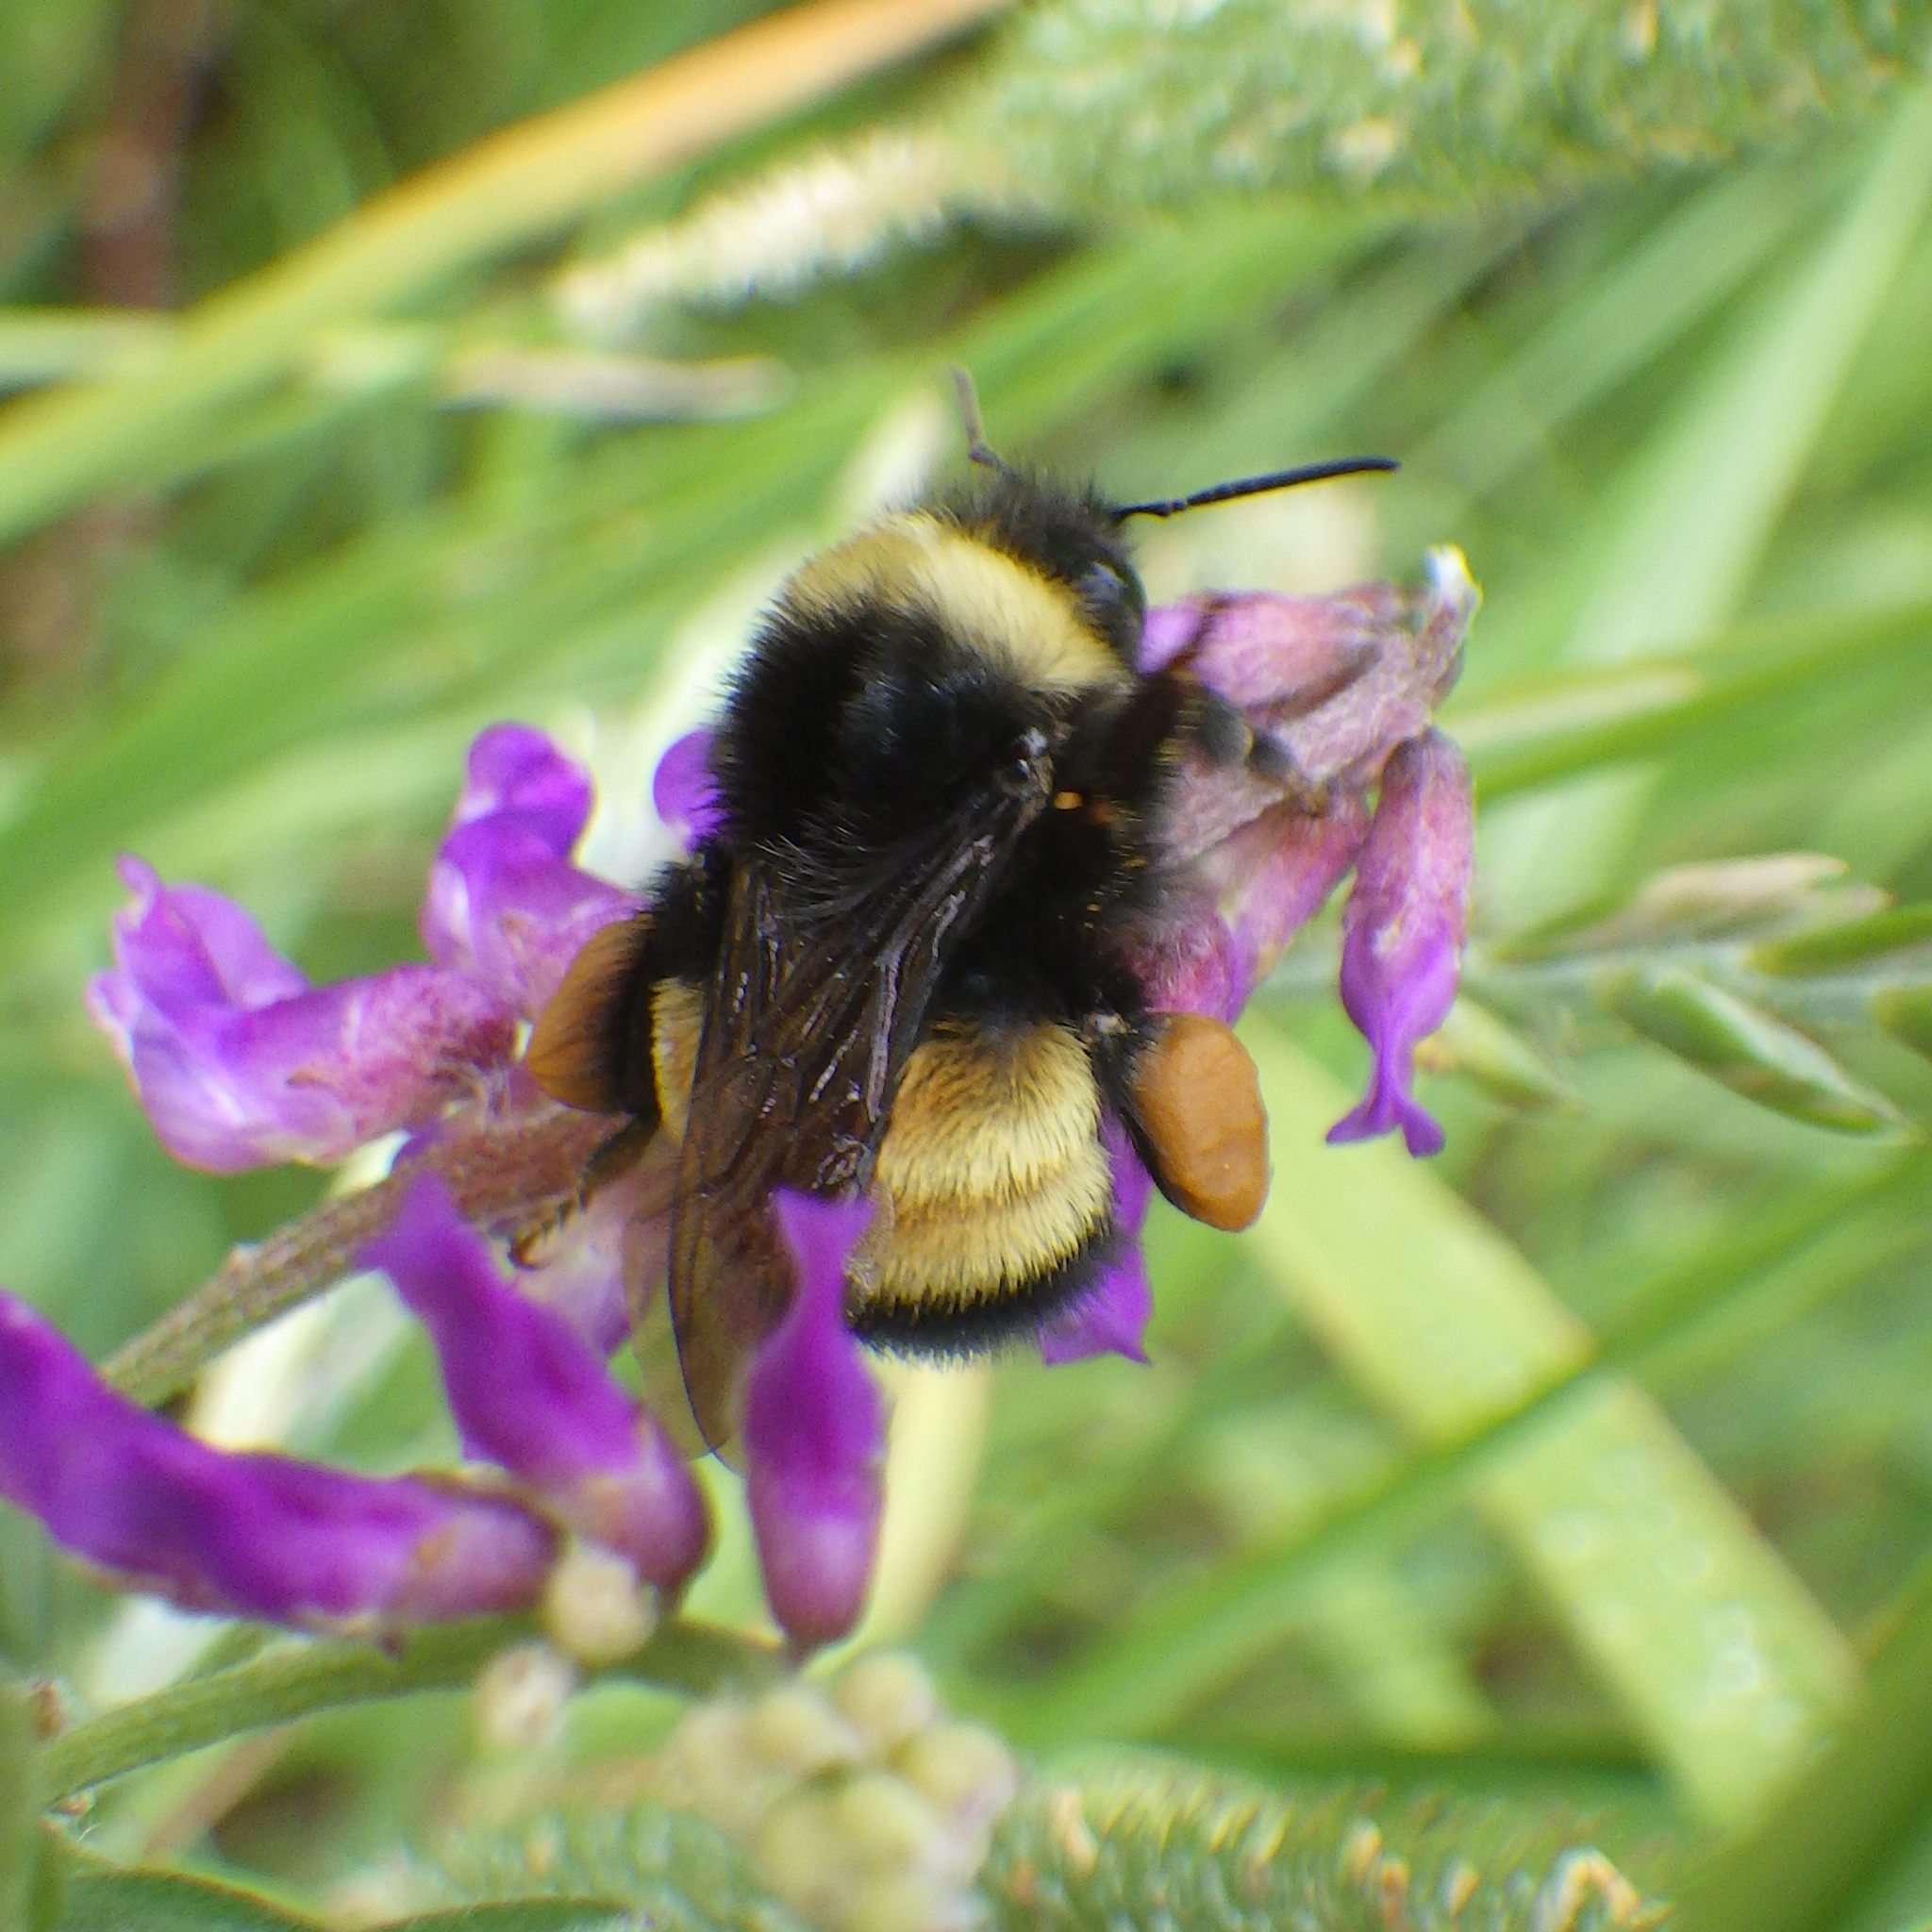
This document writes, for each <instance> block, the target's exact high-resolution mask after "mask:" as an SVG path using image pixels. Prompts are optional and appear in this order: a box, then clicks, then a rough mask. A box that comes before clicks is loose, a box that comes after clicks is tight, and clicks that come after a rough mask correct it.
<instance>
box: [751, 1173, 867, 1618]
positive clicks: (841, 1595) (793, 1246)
mask: <svg viewBox="0 0 1932 1932" xmlns="http://www.w3.org/2000/svg"><path fill="white" fill-rule="evenodd" d="M772 1212H773V1213H774V1215H775V1216H776V1217H777V1223H778V1232H779V1235H780V1237H781V1238H782V1239H783V1241H784V1242H785V1246H786V1248H787V1250H788V1251H789V1253H790V1255H791V1265H792V1273H793V1280H794V1284H795V1286H794V1291H793V1294H792V1298H791V1307H790V1308H789V1309H788V1310H787V1311H786V1314H785V1319H784V1320H783V1321H782V1322H780V1323H779V1324H778V1325H777V1327H776V1328H774V1330H773V1331H772V1333H771V1335H770V1336H769V1337H767V1338H766V1340H765V1342H764V1344H763V1345H762V1346H761V1347H760V1348H759V1350H758V1354H757V1356H756V1357H754V1358H753V1361H752V1365H751V1373H750V1374H749V1375H748V1376H747V1377H746V1382H745V1401H744V1457H745V1497H746V1500H747V1502H748V1503H749V1504H750V1506H751V1522H752V1531H753V1534H754V1535H755V1537H756V1538H757V1540H758V1560H759V1563H760V1564H761V1566H762V1567H763V1570H764V1575H765V1595H766V1598H767V1599H768V1601H769V1602H770V1604H771V1606H772V1614H773V1615H774V1617H776V1618H777V1620H778V1622H779V1624H781V1625H782V1626H783V1627H784V1629H785V1630H786V1631H787V1632H788V1633H789V1634H790V1635H791V1637H792V1638H793V1640H794V1641H797V1642H800V1643H805V1644H820V1643H829V1642H831V1641H832V1640H833V1639H834V1638H838V1637H842V1636H844V1635H845V1633H846V1632H847V1631H848V1630H850V1629H851V1628H852V1626H853V1625H854V1624H856V1623H858V1615H859V1612H860V1611H861V1610H862V1609H863V1608H864V1607H865V1595H866V1591H867V1589H868V1588H869V1587H870V1585H871V1581H872V1565H873V1557H874V1554H875V1553H876V1550H877V1545H878V1531H879V1514H880V1510H881V1508H882V1507H883V1504H884V1491H883V1489H882V1486H881V1474H880V1461H881V1457H882V1454H883V1450H884V1436H885V1416H884V1409H883V1406H882V1404H881V1403H880V1400H879V1392H878V1390H877V1389H876V1388H875V1387H874V1383H873V1379H872V1375H871V1374H870V1373H869V1372H868V1370H867V1368H866V1365H865V1357H864V1351H863V1350H862V1349H861V1348H860V1347H859V1345H858V1341H856V1340H855V1339H854V1337H853V1335H852V1332H851V1330H850V1329H849V1328H848V1327H847V1326H846V1325H845V1264H846V1261H847V1260H848V1258H849V1257H850V1256H851V1254H852V1250H853V1249H854V1247H856V1246H857V1245H858V1240H859V1237H860V1236H861V1235H863V1234H864V1232H865V1229H866V1225H867V1224H868V1223H869V1222H870V1221H871V1219H872V1204H871V1203H870V1202H868V1201H864V1200H853V1201H825V1200H821V1199H819V1198H817V1197H816V1196H813V1195H809V1194H801V1193H794V1192H792V1191H791V1190H790V1189H780V1190H779V1191H777V1192H776V1193H775V1194H774V1196H773V1200H772Z"/></svg>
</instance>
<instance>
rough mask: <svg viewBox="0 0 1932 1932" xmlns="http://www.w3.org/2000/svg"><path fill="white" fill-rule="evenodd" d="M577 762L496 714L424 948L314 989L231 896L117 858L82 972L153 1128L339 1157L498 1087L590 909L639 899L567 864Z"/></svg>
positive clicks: (479, 750) (211, 1146)
mask: <svg viewBox="0 0 1932 1932" xmlns="http://www.w3.org/2000/svg"><path fill="white" fill-rule="evenodd" d="M590 808H591V786H590V780H589V778H588V777H587V776H586V775H585V774H584V773H583V772H582V771H581V770H580V769H579V768H578V767H577V766H576V765H575V764H573V763H572V762H571V761H570V760H569V759H568V758H565V757H564V756H563V755H562V754H561V753H560V752H559V751H558V749H557V748H556V746H555V745H553V744H552V743H551V742H550V741H549V740H548V739H547V738H545V737H544V736H543V735H542V733H541V732H539V731H534V730H532V729H531V728H530V727H529V726H527V725H524V724H496V725H492V726H491V728H490V729H489V730H487V731H485V732H484V733H483V734H482V735H481V736H480V737H479V738H478V739H477V740H476V741H475V744H474V745H472V746H471V748H470V762H469V776H468V780H467V782H466V783H465V785H464V787H463V791H462V794H461V796H460V797H459V799H458V802H457V808H456V813H455V817H454V821H453V823H452V825H451V828H450V831H449V833H448V835H447V836H446V837H445V838H444V840H443V841H442V845H441V849H440V850H439V852H438V854H437V858H436V862H435V865H434V867H433V868H432V870H431V873H430V879H429V890H428V893H427V897H426V899H425V904H424V908H423V919H422V925H423V935H424V939H425V942H426V944H427V945H428V947H429V950H430V953H431V955H432V956H433V957H434V958H435V959H436V962H437V963H436V964H435V965H434V966H421V965H403V966H393V967H391V968H390V969H389V970H388V971H386V972H383V973H377V974H370V975H368V976H367V977H365V978H360V979H348V980H343V981H341V982H340V983H338V984H337V985H334V986H326V987H311V986H310V985H309V983H308V980H307V979H306V978H305V977H304V976H303V975H302V974H301V973H300V972H299V971H297V969H296V968H295V967H294V966H292V965H291V964H290V963H289V961H288V960H286V959H284V958H281V956H280V955H279V954H277V953H276V952H275V950H274V949H273V948H272V947H271V946H270V945H269V943H268V941H267V940H266V939H264V938H263V937H262V934H261V930H260V928H259V927H258V925H257V924H255V922H254V920H253V919H251V918H250V917H249V915H248V914H247V913H246V912H244V911H242V908H240V907H239V906H236V905H234V904H233V903H232V902H230V901H229V900H227V899H225V898H223V897H222V896H221V894H220V893H218V892H212V891H208V888H207V887H205V886H192V885H191V886H164V885H163V884H162V883H161V881H160V879H159V877H158V874H156V873H155V872H154V870H153V868H152V867H150V866H148V865H146V864H144V863H143V862H142V860H140V859H138V858H125V859H124V860H123V861H122V867H121V870H122V876H123V877H124V878H125V880H126V881H127V884H128V886H129V888H130V889H131V890H132V891H133V892H134V894H135V899H134V904H133V905H132V906H130V907H128V908H125V910H124V911H122V912H121V913H119V914H118V915H116V918H115V921H114V956H115V961H116V963H115V966H114V968H113V969H112V970H111V971H109V972H107V973H103V974H99V975H98V976H97V977H96V978H95V979H94V980H93V981H92V984H91V985H90V986H89V989H88V1010H89V1012H90V1013H91V1014H92V1017H93V1020H94V1023H95V1024H97V1025H98V1026H99V1027H100V1028H101V1029H102V1031H103V1032H105V1033H106V1034H107V1035H108V1038H109V1040H110V1041H112V1042H113V1044H114V1048H115V1051H116V1052H117V1053H118V1054H119V1055H120V1057H121V1059H122V1061H123V1063H124V1064H125V1066H126V1068H127V1071H128V1074H130V1076H131V1077H132V1079H133V1082H134V1088H135V1091H136V1093H137V1094H138V1095H139V1097H140V1099H141V1103H142V1107H143V1108H145V1109H146V1110H147V1114H148V1118H149V1119H150V1120H151V1121H152V1122H153V1123H154V1126H155V1131H156V1132H157V1133H158V1135H159V1136H160V1139H161V1141H162V1144H163V1145H165V1146H166V1147H167V1149H168V1151H169V1152H170V1153H171V1154H173V1155H174V1156H175V1158H177V1159H179V1160H184V1161H187V1162H189V1163H190V1164H191V1165H192V1166H196V1167H205V1168H209V1169H212V1170H213V1171H215V1172H216V1173H221V1174H233V1173H238V1172H240V1171H242V1169H245V1168H251V1167H263V1166H269V1165H272V1164H274V1163H275V1162H279V1161H285V1160H305V1161H314V1162H328V1161H336V1160H340V1159H341V1158H343V1157H344V1156H345V1155H347V1154H349V1153H351V1152H352V1151H353V1150H354V1149H355V1148H357V1147H358V1146H360V1145H361V1144H362V1143H363V1142H364V1141H371V1140H374V1139H375V1138H376V1137H377V1136H378V1135H381V1134H385V1133H389V1132H391V1131H392V1130H394V1129H396V1128H420V1127H425V1126H427V1125H430V1124H433V1123H434V1122H435V1121H436V1120H437V1119H438V1117H439V1116H441V1114H442V1113H443V1112H444V1111H445V1110H446V1109H447V1108H449V1107H450V1106H451V1104H452V1103H455V1102H459V1101H462V1100H465V1099H470V1098H475V1097H477V1096H481V1095H483V1094H485V1093H486V1092H488V1091H493V1090H495V1089H499V1088H501V1087H503V1085H504V1084H505V1081H506V1077H507V1075H508V1074H509V1072H510V1069H511V1055H512V1054H513V1052H514V1051H515V1046H516V1023H517V1019H518V1016H519V1015H522V1016H524V1017H526V1018H527V1017H530V1016H533V1015H534V1014H535V1013H536V1012H537V1011H538V1010H539V1009H540V1008H541V1006H542V1005H543V1003H544V1001H546V1000H547V999H548V998H549V996H550V994H551V992H553V991H555V990H556V986H557V982H558V980H559V979H560V978H561V977H562V975H563V972H564V969H565V968H566V967H567V966H568V965H569V964H570V961H571V960H572V958H575V955H576V952H577V950H578V948H579V947H580V946H581V945H582V944H583V942H584V941H586V940H587V939H589V938H590V936H591V934H592V933H593V932H595V931H596V930H597V929H598V927H600V926H602V925H604V924H608V922H609V921H610V920H612V919H615V918H618V917H621V916H623V915H624V914H625V913H628V912H629V911H631V910H632V909H633V908H635V906H636V904H637V901H636V899H635V898H634V897H633V896H632V895H630V894H629V893H626V892H623V891H619V890H618V888H617V887H615V886H613V885H610V884H608V883H607V882H606V881H605V880H602V879H598V878H593V877H592V876H591V874H589V873H586V872H582V871H579V870H578V869H577V867H575V865H573V864H571V863H570V860H569V858H568V854H569V853H570V851H571V848H572V847H573V845H574V844H575V841H576V839H577V836H578V834H579V833H580V832H581V831H582V829H583V825H584V822H585V820H586V819H587V818H588V817H589V815H590Z"/></svg>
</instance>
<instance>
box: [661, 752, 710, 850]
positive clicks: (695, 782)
mask: <svg viewBox="0 0 1932 1932" xmlns="http://www.w3.org/2000/svg"><path fill="white" fill-rule="evenodd" d="M716 735H717V734H716V733H715V732H712V731H709V730H698V731H687V732H686V733H685V734H684V736H683V737H682V738H680V739H678V740H677V741H676V742H675V743H674V744H673V745H672V746H671V748H670V749H669V750H668V751H667V752H666V753H665V754H664V756H663V757H662V758H659V759H658V769H657V772H656V773H655V774H653V776H652V779H651V803H652V804H653V805H654V806H656V807H657V808H658V817H659V818H660V819H662V820H663V821H664V823H665V824H667V825H669V826H670V827H671V829H672V830H673V831H675V833H676V834H677V836H678V837H679V839H681V840H682V841H684V845H685V849H686V850H687V851H690V850H691V849H692V848H693V847H695V846H698V845H702V844H703V843H704V842H705V841H706V840H707V839H708V838H709V837H710V836H711V834H712V833H713V832H715V831H716V830H717V829H718V827H719V826H720V825H721V824H724V802H723V800H722V799H721V798H720V796H719V793H718V781H717V779H716V778H715V777H714V776H713V775H712V773H711V741H712V740H713V739H714V738H715V737H716Z"/></svg>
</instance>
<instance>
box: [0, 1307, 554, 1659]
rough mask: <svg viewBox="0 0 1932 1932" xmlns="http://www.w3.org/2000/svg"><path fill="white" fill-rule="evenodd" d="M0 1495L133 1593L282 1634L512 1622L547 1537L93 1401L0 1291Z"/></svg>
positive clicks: (445, 1499)
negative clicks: (303, 1628)
mask: <svg viewBox="0 0 1932 1932" xmlns="http://www.w3.org/2000/svg"><path fill="white" fill-rule="evenodd" d="M0 1493H4V1494H5V1495H7V1496H8V1498H9V1499H11V1500H12V1501H13V1502H15V1503H17V1504H19V1505H20V1507H22V1508H24V1509H26V1510H28V1511H30V1512H31V1513H32V1514H34V1515H36V1516H38V1517H39V1518H40V1519H41V1520H42V1522H43V1523H44V1524H46V1525H47V1528H48V1530H49V1531H50V1532H51V1534H52V1535H53V1537H54V1538H55V1540H56V1541H58V1542H60V1543H62V1544H64V1545H65V1546H66V1547H67V1548H68V1549H70V1550H72V1551H74V1552H75V1554H76V1555H78V1556H81V1557H86V1558H88V1559H89V1560H90V1561H91V1562H94V1563H97V1564H99V1565H101V1566H102V1567H103V1568H105V1569H108V1570H111V1571H113V1572H115V1573H116V1574H118V1575H120V1576H121V1577H123V1578H125V1580H126V1581H128V1582H129V1583H131V1584H133V1585H135V1586H137V1587H139V1588H142V1589H144V1590H151V1591H156V1592H157V1593H158V1594H161V1595H164V1596H167V1597H170V1598H172V1599H173V1600H174V1601H175V1602H176V1603H179V1604H181V1605H183V1606H185V1607H188V1608H191V1609H206V1610H222V1611H227V1612H230V1613H232V1614H236V1615H240V1616H249V1617H264V1618H270V1619H273V1620H275V1621H276V1622H280V1623H308V1622H314V1621H318V1620H324V1619H326V1620H340V1619H347V1618H376V1619H381V1620H392V1621H396V1622H402V1623H410V1622H423V1621H434V1620H437V1619H441V1618H449V1617H460V1616H468V1615H472V1614H475V1613H477V1612H480V1611H486V1610H505V1609H512V1608H517V1607H522V1606H525V1605H528V1604H530V1603H531V1602H533V1601H534V1600H535V1599H536V1598H537V1597H538V1596H539V1595H540V1593H541V1591H542V1588H543V1584H544V1581H545V1578H546V1577H547V1575H548V1574H549V1569H550V1564H551V1561H552V1558H553V1557H554V1556H555V1553H556V1537H555V1534H554V1532H553V1531H551V1530H550V1529H549V1528H548V1527H547V1526H546V1525H544V1524H541V1523H540V1522H538V1521H537V1520H536V1518H535V1517H534V1516H532V1515H531V1514H530V1513H529V1512H528V1511H526V1510H525V1509H523V1508H521V1507H518V1506H517V1505H516V1504H515V1503H513V1502H511V1501H509V1500H508V1499H507V1498H503V1497H497V1496H490V1495H483V1494H479V1493H477V1492H475V1491H471V1490H466V1489H463V1488H461V1487H460V1486H458V1485H457V1484H454V1483H448V1484H442V1483H434V1482H428V1481H425V1480H423V1479H421V1478H418V1477H413V1476H391V1477H380V1478H378V1477H371V1476H358V1475H349V1474H343V1473H341V1472H339V1471H334V1470H326V1469H318V1468H315V1467H312V1466H310V1465H308V1464H306V1463H300V1462H294V1461H291V1460H290V1459H289V1458H288V1457H280V1456H266V1455H233V1454H229V1453H226V1452H225V1451H222V1450H219V1449H214V1448H210V1447H209V1446H208V1444H207V1443H206V1442H201V1441H196V1440H195V1439H194V1438H193V1437H192V1436H190V1435H188V1434H186V1433H185V1432H184V1431H182V1430H181V1429H179V1428H177V1427H176V1426H175V1424H173V1423H170V1422H166V1421H164V1420H163V1419H162V1418H160V1417H159V1416H156V1415H151V1414H149V1413H148V1411H147V1410H145V1409H143V1408H141V1407H138V1406H137V1405H135V1404H134V1403H131V1402H129V1401H127V1400H126V1398H125V1397H124V1396H121V1395H119V1394H116V1393H115V1392H114V1391H112V1390H110V1389H108V1387H107V1386H106V1385H105V1384H104V1383H103V1382H102V1381H101V1380H100V1379H99V1378H98V1377H97V1376H96V1375H95V1374H94V1372H93V1370H92V1367H90V1366H89V1364H88V1362H87V1360H86V1358H85V1357H82V1356H81V1355H80V1353H79V1352H78V1351H77V1350H76V1349H75V1347H74V1346H73V1345H72V1344H71V1343H70V1342H68V1341H66V1340H65V1339H64V1338H63V1337H62V1336H61V1335H60V1334H59V1333H58V1331H57V1330H56V1329H54V1328H53V1327H52V1326H51V1325H50V1324H47V1323H46V1322H44V1321H43V1320H42V1318H41V1317H40V1316H39V1315H37V1314H35V1313H34V1312H33V1310H32V1309H30V1308H28V1307H26V1306H25V1304H24V1303H21V1302H18V1301H16V1300H14V1299H13V1298H12V1297H11V1296H10V1295H6V1294H0Z"/></svg>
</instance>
